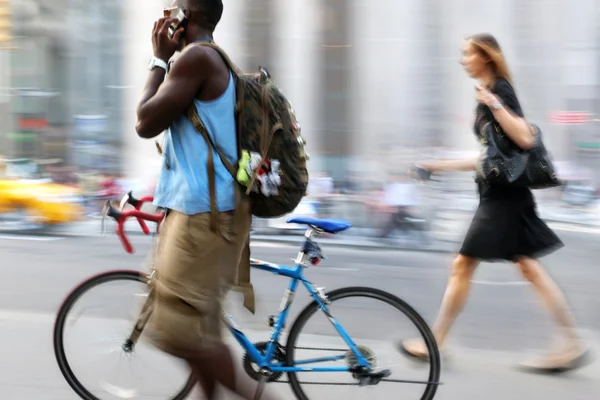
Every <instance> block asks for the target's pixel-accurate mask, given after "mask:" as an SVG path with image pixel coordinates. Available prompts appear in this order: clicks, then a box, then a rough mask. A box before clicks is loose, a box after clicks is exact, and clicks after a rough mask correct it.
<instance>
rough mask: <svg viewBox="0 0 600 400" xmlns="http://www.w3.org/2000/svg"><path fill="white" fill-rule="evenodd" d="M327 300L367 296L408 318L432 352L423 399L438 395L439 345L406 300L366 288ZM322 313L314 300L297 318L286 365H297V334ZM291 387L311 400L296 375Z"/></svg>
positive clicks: (341, 292) (334, 292) (339, 292)
mask: <svg viewBox="0 0 600 400" xmlns="http://www.w3.org/2000/svg"><path fill="white" fill-rule="evenodd" d="M326 295H327V297H328V298H329V300H330V301H331V302H332V303H333V302H334V301H336V300H339V299H343V298H347V297H368V298H372V299H376V300H381V301H383V302H385V303H387V304H389V305H391V306H393V307H394V308H396V309H397V310H399V311H401V312H402V313H403V314H404V315H406V316H407V317H408V318H409V319H410V320H411V322H412V323H413V324H414V325H415V326H416V327H417V329H418V330H419V332H420V333H421V335H422V336H423V339H424V340H425V344H426V346H427V350H428V351H429V354H430V357H429V366H430V367H429V379H428V382H430V383H429V384H428V385H427V387H426V389H425V391H424V393H423V396H422V397H421V400H432V399H433V397H434V396H435V393H436V392H437V388H438V383H439V382H440V370H441V361H440V353H439V349H438V346H437V342H436V340H435V337H434V335H433V333H432V332H431V329H430V328H429V325H427V322H425V320H424V319H423V317H421V315H420V314H419V313H418V312H417V311H416V310H415V309H414V308H412V307H411V306H410V305H409V304H408V303H406V302H405V301H403V300H402V299H400V298H398V297H396V296H394V295H392V294H391V293H388V292H384V291H382V290H378V289H373V288H367V287H347V288H341V289H336V290H332V291H331V292H328V293H327V294H326ZM319 310H321V307H320V306H319V304H318V303H317V302H316V301H314V300H313V301H312V302H311V303H310V304H308V305H307V306H306V307H305V308H304V309H303V310H302V312H301V313H300V314H299V315H298V317H297V318H296V320H295V321H294V323H293V324H292V327H291V329H290V333H289V335H288V340H287V343H286V362H287V365H295V364H294V352H295V348H296V347H295V344H296V341H297V340H298V335H299V334H300V332H301V331H302V328H303V327H304V325H305V324H306V322H307V321H308V319H309V318H310V317H312V316H313V315H314V314H315V313H316V312H317V311H319ZM287 375H288V378H289V384H290V387H291V389H292V391H293V392H294V395H295V396H296V398H297V399H298V400H309V398H308V397H307V396H306V394H305V393H304V391H303V390H302V388H301V382H300V381H299V380H298V376H297V373H296V372H288V374H287Z"/></svg>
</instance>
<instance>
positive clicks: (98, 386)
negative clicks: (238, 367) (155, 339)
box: [54, 271, 195, 400]
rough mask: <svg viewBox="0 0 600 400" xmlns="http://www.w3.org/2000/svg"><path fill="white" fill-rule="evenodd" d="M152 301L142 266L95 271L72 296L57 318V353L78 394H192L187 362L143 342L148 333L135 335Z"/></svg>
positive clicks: (96, 397) (100, 398)
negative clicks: (141, 315)
mask: <svg viewBox="0 0 600 400" xmlns="http://www.w3.org/2000/svg"><path fill="white" fill-rule="evenodd" d="M84 295H85V296H84ZM94 298H95V299H96V300H95V302H94V303H93V304H92V305H87V301H92V300H93V299H94ZM128 300H129V301H130V303H129V304H128V303H127V301H128ZM149 301H150V300H149V290H148V276H147V275H146V274H143V273H141V272H138V271H111V272H106V273H103V274H100V275H97V276H94V277H92V278H90V279H88V280H86V281H84V282H82V283H81V284H80V285H79V286H77V287H76V288H75V289H74V290H73V291H72V292H71V293H70V294H69V295H68V296H67V298H66V299H65V301H64V303H63V304H62V305H61V307H60V309H59V311H58V315H57V316H56V322H55V324H54V354H55V356H56V361H57V362H58V366H59V368H60V371H61V373H62V374H63V376H64V377H65V379H66V380H67V382H68V384H69V385H70V386H71V388H72V389H73V390H74V391H75V393H77V394H78V395H79V397H81V398H82V399H84V400H113V399H125V398H126V399H150V398H153V399H154V398H164V399H171V400H183V399H185V398H186V397H187V396H188V395H189V394H190V392H191V391H192V389H193V388H194V384H195V380H194V379H192V377H191V374H190V372H189V369H188V367H187V365H185V364H184V363H183V362H182V361H180V360H178V359H175V358H172V357H170V356H168V355H166V354H164V353H162V352H160V351H158V350H156V349H154V347H153V346H151V345H150V344H148V343H144V340H143V335H142V336H141V337H140V338H139V339H135V338H134V340H133V342H132V341H131V338H132V332H133V330H134V329H133V328H134V326H135V325H136V321H138V320H139V316H140V310H141V309H143V308H144V305H147V304H149ZM72 329H73V332H72V331H71V330H72ZM107 331H108V332H111V333H112V334H110V333H107ZM77 361H79V362H77ZM100 363H103V364H105V365H102V366H101V365H100ZM134 365H135V367H137V371H136V372H134ZM77 367H82V369H81V370H80V371H81V372H77V373H76V372H75V369H76V368H77Z"/></svg>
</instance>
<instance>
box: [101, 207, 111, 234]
mask: <svg viewBox="0 0 600 400" xmlns="http://www.w3.org/2000/svg"><path fill="white" fill-rule="evenodd" d="M109 209H110V201H107V202H106V203H105V204H104V207H102V221H101V223H100V237H105V236H106V230H105V227H106V223H105V222H104V221H105V220H106V217H107V216H108V211H109Z"/></svg>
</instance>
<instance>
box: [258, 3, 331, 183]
mask: <svg viewBox="0 0 600 400" xmlns="http://www.w3.org/2000/svg"><path fill="white" fill-rule="evenodd" d="M320 8H321V3H320V0H292V1H277V2H275V4H274V9H273V18H272V20H271V23H272V24H273V32H274V34H273V38H274V43H273V57H272V58H271V64H270V65H273V78H274V80H275V82H276V84H277V85H278V86H279V88H280V89H281V90H282V91H283V93H284V95H285V96H286V97H287V98H288V100H289V101H290V102H291V103H292V107H293V108H294V110H295V111H296V116H297V118H298V121H299V122H300V126H301V129H302V136H303V137H304V138H305V139H306V142H307V145H306V149H307V152H308V153H309V154H310V155H311V158H310V160H309V162H308V170H309V173H314V172H317V171H319V170H321V169H322V168H323V166H322V165H321V164H320V163H319V161H320V160H319V157H318V156H316V155H317V154H318V153H319V151H320V146H321V140H320V136H321V132H320V131H319V130H318V128H317V127H318V122H317V108H318V105H317V102H316V101H315V99H316V98H318V96H319V95H321V94H322V93H323V91H322V88H321V85H320V77H319V75H318V70H317V64H318V62H319V59H318V53H317V49H318V48H319V46H320V40H319V39H320V37H319V34H320V31H321V18H320V16H321V13H320ZM267 67H269V66H267Z"/></svg>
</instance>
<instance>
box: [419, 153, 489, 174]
mask: <svg viewBox="0 0 600 400" xmlns="http://www.w3.org/2000/svg"><path fill="white" fill-rule="evenodd" d="M478 162H479V158H478V157H475V158H467V159H462V160H433V161H424V162H420V163H417V164H416V165H417V166H419V167H421V168H424V169H426V170H427V171H429V172H443V171H475V166H476V165H477V163H478Z"/></svg>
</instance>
